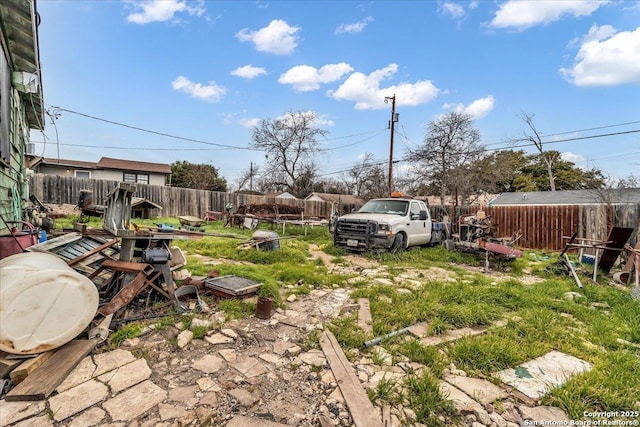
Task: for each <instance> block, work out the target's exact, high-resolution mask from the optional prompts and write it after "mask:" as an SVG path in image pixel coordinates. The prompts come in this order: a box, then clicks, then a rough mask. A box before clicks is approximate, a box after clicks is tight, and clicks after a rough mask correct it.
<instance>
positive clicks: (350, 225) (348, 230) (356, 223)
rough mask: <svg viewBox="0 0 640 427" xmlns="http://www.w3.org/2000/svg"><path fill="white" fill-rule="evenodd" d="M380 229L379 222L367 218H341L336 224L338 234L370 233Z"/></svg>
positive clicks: (364, 234)
mask: <svg viewBox="0 0 640 427" xmlns="http://www.w3.org/2000/svg"><path fill="white" fill-rule="evenodd" d="M377 231H378V223H377V222H375V221H370V220H367V219H339V220H338V224H337V225H336V232H337V233H338V234H345V235H346V234H348V235H362V236H366V235H370V234H375V233H376V232H377Z"/></svg>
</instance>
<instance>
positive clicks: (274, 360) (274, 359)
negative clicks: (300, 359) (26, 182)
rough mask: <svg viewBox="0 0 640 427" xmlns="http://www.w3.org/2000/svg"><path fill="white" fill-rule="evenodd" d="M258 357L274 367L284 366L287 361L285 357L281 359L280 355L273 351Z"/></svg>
mask: <svg viewBox="0 0 640 427" xmlns="http://www.w3.org/2000/svg"><path fill="white" fill-rule="evenodd" d="M258 357H259V358H260V359H262V360H264V361H265V362H267V363H269V364H271V365H273V366H275V367H280V366H284V365H285V364H286V363H287V361H286V359H283V358H282V357H280V356H278V355H277V354H274V353H265V354H261V355H260V356H258Z"/></svg>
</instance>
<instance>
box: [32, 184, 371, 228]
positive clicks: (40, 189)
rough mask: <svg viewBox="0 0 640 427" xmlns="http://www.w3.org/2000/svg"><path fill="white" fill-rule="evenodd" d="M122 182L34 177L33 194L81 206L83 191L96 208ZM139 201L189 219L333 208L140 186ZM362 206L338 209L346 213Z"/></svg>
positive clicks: (325, 212)
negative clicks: (250, 209)
mask: <svg viewBox="0 0 640 427" xmlns="http://www.w3.org/2000/svg"><path fill="white" fill-rule="evenodd" d="M118 184H119V181H109V180H97V179H82V178H74V177H66V176H54V175H44V174H35V175H32V176H31V177H30V183H29V191H30V193H31V194H33V195H35V196H36V197H37V198H38V199H39V200H40V201H41V202H43V203H53V204H72V205H75V204H76V203H77V202H78V196H79V194H80V191H81V190H89V191H91V192H92V193H93V202H94V203H95V204H98V205H100V204H104V203H105V201H106V199H107V196H108V195H109V193H110V192H111V191H113V189H114V188H116V186H117V185H118ZM134 196H135V197H142V198H145V199H148V200H150V201H152V202H154V203H157V204H158V205H160V206H162V210H155V209H154V210H152V212H151V214H152V216H178V215H189V216H197V217H203V216H204V214H205V212H206V211H217V212H223V211H224V209H225V206H226V205H227V203H231V204H232V205H233V208H234V209H236V208H237V207H239V206H241V205H259V204H262V205H272V206H273V205H287V206H294V207H298V208H301V209H303V210H304V215H305V217H307V218H314V217H318V218H329V217H330V216H331V214H332V204H331V203H327V202H322V201H305V200H299V199H276V198H275V197H266V196H259V195H250V194H235V193H223V192H218V191H206V190H194V189H189V188H178V187H166V186H161V185H144V184H136V192H135V194H134ZM354 207H355V208H357V207H359V206H352V205H344V206H340V207H338V209H340V210H341V211H342V212H343V213H345V212H350V211H351V209H352V208H354Z"/></svg>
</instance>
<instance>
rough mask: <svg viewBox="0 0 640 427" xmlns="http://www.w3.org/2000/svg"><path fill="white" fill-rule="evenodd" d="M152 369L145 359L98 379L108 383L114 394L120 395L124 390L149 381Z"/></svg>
mask: <svg viewBox="0 0 640 427" xmlns="http://www.w3.org/2000/svg"><path fill="white" fill-rule="evenodd" d="M150 376H151V369H150V368H149V365H147V361H146V360H144V359H138V360H136V361H135V362H131V363H128V364H126V365H124V366H121V367H119V368H116V369H114V370H113V371H110V372H107V373H106V374H103V375H101V376H99V377H98V380H100V381H102V382H104V383H107V384H108V385H109V387H110V388H111V392H112V393H114V394H115V393H119V392H121V391H122V390H124V389H127V388H129V387H131V386H132V385H136V384H138V383H141V382H142V381H144V380H147V379H149V377H150Z"/></svg>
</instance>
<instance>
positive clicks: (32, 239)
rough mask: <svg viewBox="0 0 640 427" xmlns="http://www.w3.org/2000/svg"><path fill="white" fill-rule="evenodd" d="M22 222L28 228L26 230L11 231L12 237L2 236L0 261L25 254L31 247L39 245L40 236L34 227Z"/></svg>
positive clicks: (0, 239) (0, 237) (0, 238)
mask: <svg viewBox="0 0 640 427" xmlns="http://www.w3.org/2000/svg"><path fill="white" fill-rule="evenodd" d="M21 222H22V224H24V225H26V226H27V229H26V230H16V229H15V228H13V229H11V230H10V232H11V234H10V235H6V236H0V259H3V258H6V257H8V256H10V255H14V254H19V253H21V252H24V250H25V249H26V248H28V247H29V246H33V245H35V244H36V243H38V234H37V233H36V231H35V230H34V229H33V225H31V224H30V223H28V222H25V221H21Z"/></svg>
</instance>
